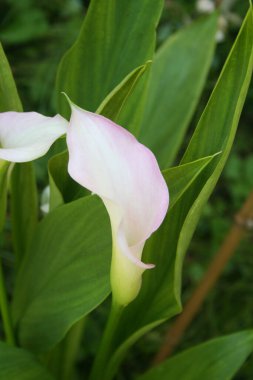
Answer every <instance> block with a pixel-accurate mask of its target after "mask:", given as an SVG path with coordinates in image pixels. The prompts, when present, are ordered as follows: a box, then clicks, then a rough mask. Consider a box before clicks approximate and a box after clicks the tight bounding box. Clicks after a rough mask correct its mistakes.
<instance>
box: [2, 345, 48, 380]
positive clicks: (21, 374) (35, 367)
mask: <svg viewBox="0 0 253 380" xmlns="http://www.w3.org/2000/svg"><path fill="white" fill-rule="evenodd" d="M0 358H1V360H0V378H1V379H3V380H7V379H8V380H35V379H36V380H53V377H52V376H51V375H50V374H49V373H48V372H47V371H46V369H45V368H43V367H42V365H41V364H40V363H39V362H38V361H37V359H36V358H35V357H34V356H33V355H31V353H30V352H28V351H25V350H23V349H21V348H16V347H12V346H9V345H8V344H6V343H3V342H0Z"/></svg>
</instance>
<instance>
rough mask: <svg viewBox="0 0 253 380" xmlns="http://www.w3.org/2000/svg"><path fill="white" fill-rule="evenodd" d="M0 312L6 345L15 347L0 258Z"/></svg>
mask: <svg viewBox="0 0 253 380" xmlns="http://www.w3.org/2000/svg"><path fill="white" fill-rule="evenodd" d="M0 312H1V315H2V320H3V327H4V332H5V336H6V341H7V343H8V344H10V345H12V346H15V338H14V333H13V328H12V323H11V316H10V312H9V305H8V301H7V295H6V288H5V282H4V274H3V267H2V261H1V258H0Z"/></svg>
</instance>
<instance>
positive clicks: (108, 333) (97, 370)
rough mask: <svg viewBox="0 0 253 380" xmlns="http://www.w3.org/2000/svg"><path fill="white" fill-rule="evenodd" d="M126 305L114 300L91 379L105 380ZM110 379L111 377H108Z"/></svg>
mask: <svg viewBox="0 0 253 380" xmlns="http://www.w3.org/2000/svg"><path fill="white" fill-rule="evenodd" d="M123 309H124V306H122V305H118V304H116V303H115V302H114V301H113V300H112V306H111V311H110V315H109V318H108V321H107V325H106V328H105V331H104V335H103V338H102V341H101V343H100V346H99V349H98V353H97V355H96V358H95V361H94V364H93V367H92V370H91V374H90V377H89V380H98V379H100V380H102V379H103V380H105V376H104V375H105V373H106V367H107V364H108V362H109V358H110V355H111V351H112V346H113V342H114V338H115V332H116V331H117V327H118V324H119V321H120V318H121V314H122V311H123ZM108 380H109V379H108Z"/></svg>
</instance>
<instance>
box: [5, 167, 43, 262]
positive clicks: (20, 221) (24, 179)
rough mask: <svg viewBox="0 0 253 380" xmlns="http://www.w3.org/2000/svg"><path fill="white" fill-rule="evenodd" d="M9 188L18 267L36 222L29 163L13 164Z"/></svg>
mask: <svg viewBox="0 0 253 380" xmlns="http://www.w3.org/2000/svg"><path fill="white" fill-rule="evenodd" d="M10 187H11V224H12V241H13V245H14V250H15V253H16V260H17V265H19V263H20V262H21V260H22V258H23V256H24V254H25V252H26V250H27V248H28V246H29V245H30V243H31V240H32V237H33V234H34V231H35V228H36V225H37V221H38V199H37V188H36V178H35V172H34V167H33V165H32V164H31V163H30V162H27V163H22V164H15V166H14V168H13V170H12V172H11V181H10Z"/></svg>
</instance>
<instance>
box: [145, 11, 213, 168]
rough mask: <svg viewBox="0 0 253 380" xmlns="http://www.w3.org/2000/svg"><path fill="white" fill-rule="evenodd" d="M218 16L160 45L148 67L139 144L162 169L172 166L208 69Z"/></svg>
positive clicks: (203, 20)
mask: <svg viewBox="0 0 253 380" xmlns="http://www.w3.org/2000/svg"><path fill="white" fill-rule="evenodd" d="M216 29H217V14H216V13H214V14H212V15H211V16H208V17H205V18H201V19H200V20H198V21H197V22H194V23H193V24H192V25H190V26H189V27H187V28H185V29H183V30H181V31H179V32H178V33H176V34H175V35H173V36H172V37H169V38H168V40H167V41H166V42H165V43H164V44H163V45H162V46H161V48H160V49H159V50H158V52H157V53H156V55H155V57H154V62H153V65H152V68H151V78H150V85H149V88H148V99H147V102H146V105H145V113H144V117H143V120H142V127H141V134H140V139H141V141H142V142H143V143H144V144H145V145H147V146H148V147H149V148H151V150H152V151H153V152H154V153H155V155H156V157H157V159H158V162H159V164H160V166H161V167H162V168H164V167H168V166H169V165H171V163H173V161H174V159H175V156H176V154H177V152H178V149H179V147H180V145H181V143H182V141H183V138H184V135H185V132H186V128H187V127H188V125H189V122H190V120H191V117H192V115H193V112H194V110H195V108H196V105H197V103H198V100H199V97H200V94H201V91H202V89H203V86H204V84H205V79H206V76H207V73H208V69H209V67H210V64H211V61H212V57H213V51H214V44H215V34H216Z"/></svg>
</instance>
